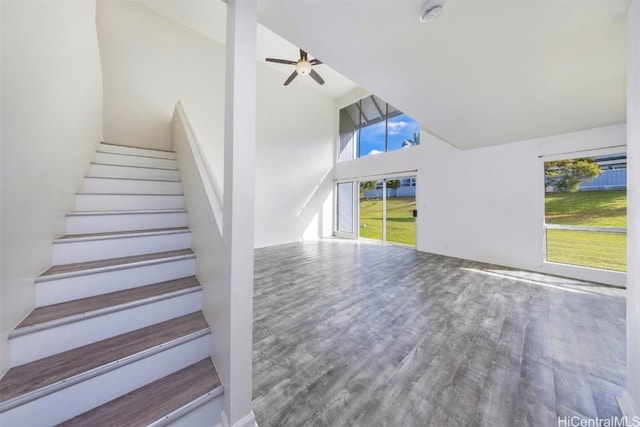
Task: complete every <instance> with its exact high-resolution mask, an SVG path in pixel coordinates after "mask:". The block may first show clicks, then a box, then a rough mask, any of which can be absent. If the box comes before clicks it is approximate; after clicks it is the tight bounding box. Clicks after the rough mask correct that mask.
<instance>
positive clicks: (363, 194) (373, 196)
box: [358, 180, 384, 240]
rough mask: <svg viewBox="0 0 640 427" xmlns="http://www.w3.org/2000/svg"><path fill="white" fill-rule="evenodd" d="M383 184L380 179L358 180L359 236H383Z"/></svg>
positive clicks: (380, 237)
mask: <svg viewBox="0 0 640 427" xmlns="http://www.w3.org/2000/svg"><path fill="white" fill-rule="evenodd" d="M383 185H384V180H380V181H360V206H359V207H360V228H359V229H358V231H359V236H360V237H362V238H365V239H375V240H382V238H383V230H382V226H383V220H382V216H383V212H384V209H383V203H384V197H383V188H382V187H383Z"/></svg>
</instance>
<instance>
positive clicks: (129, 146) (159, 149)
mask: <svg viewBox="0 0 640 427" xmlns="http://www.w3.org/2000/svg"><path fill="white" fill-rule="evenodd" d="M100 144H105V145H113V146H116V147H124V148H135V149H139V150H149V151H162V152H163V153H175V150H163V149H162V148H147V147H136V146H135V145H124V144H114V143H113V142H105V141H102V142H100Z"/></svg>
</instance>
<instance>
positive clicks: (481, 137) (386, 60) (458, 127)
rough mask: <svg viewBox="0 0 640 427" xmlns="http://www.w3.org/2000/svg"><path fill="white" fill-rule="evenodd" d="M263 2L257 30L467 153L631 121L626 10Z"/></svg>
mask: <svg viewBox="0 0 640 427" xmlns="http://www.w3.org/2000/svg"><path fill="white" fill-rule="evenodd" d="M421 5H422V0H418V1H414V0H393V1H391V0H303V1H291V0H261V1H260V2H259V6H258V7H259V21H260V22H261V23H262V24H263V25H265V26H266V27H267V28H269V29H271V30H272V31H274V32H275V33H277V34H279V35H280V36H282V37H284V38H285V39H287V40H289V41H290V42H292V43H294V44H295V45H299V46H303V47H305V49H306V50H308V51H309V52H310V53H312V54H313V55H314V56H317V57H319V58H321V59H322V60H323V61H324V62H325V63H327V64H329V65H330V66H331V67H332V68H333V69H335V70H336V71H338V72H339V73H341V74H343V75H344V76H346V77H347V78H349V79H351V80H353V81H354V82H356V83H357V84H359V85H360V86H362V87H364V88H366V89H367V90H368V91H370V92H373V93H375V94H377V95H378V96H380V97H381V98H383V99H385V100H386V101H388V102H389V103H391V104H393V105H394V106H395V107H397V108H399V109H401V110H403V111H404V112H406V113H408V114H409V115H411V116H413V117H414V118H415V119H416V120H418V121H419V122H420V123H421V125H422V126H423V128H425V129H426V130H428V131H430V132H432V133H433V134H435V135H437V136H439V137H441V138H442V139H444V140H445V141H447V142H449V143H450V144H452V145H455V146H457V147H459V148H462V149H470V148H476V147H484V146H490V145H495V144H501V143H506V142H511V141H518V140H524V139H530V138H535V137H540V136H547V135H553V134H559V133H564V132H570V131H575V130H581V129H588V128H593V127H597V126H603V125H609V124H614V123H621V122H624V121H625V114H626V111H625V108H626V107H625V104H626V98H625V96H626V95H625V94H626V37H627V34H626V33H627V26H626V12H627V9H628V5H629V1H626V0H624V1H619V0H501V1H489V0H466V1H465V0H448V1H447V3H446V4H445V9H444V13H443V14H442V16H440V18H439V19H438V20H437V21H435V22H432V23H429V24H422V23H420V22H419V20H418V15H419V11H420V7H421Z"/></svg>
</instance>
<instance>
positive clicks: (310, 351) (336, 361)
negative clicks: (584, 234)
mask: <svg viewBox="0 0 640 427" xmlns="http://www.w3.org/2000/svg"><path fill="white" fill-rule="evenodd" d="M254 286H255V288H254V354H253V369H254V373H253V404H254V412H255V414H256V418H257V422H258V424H259V425H260V426H261V427H266V426H343V425H349V426H428V425H433V426H439V427H442V426H492V427H494V426H495V427H497V426H514V425H521V426H555V425H557V417H558V416H565V415H575V414H577V415H578V416H580V417H583V418H594V417H596V416H599V417H600V418H605V417H612V416H620V415H621V414H620V411H619V408H618V406H617V403H616V400H615V398H616V396H617V395H619V394H620V392H621V391H622V390H623V389H624V386H625V369H626V368H625V358H626V351H625V291H624V289H618V288H613V287H607V286H602V285H597V284H593V283H586V282H580V281H576V280H570V279H565V278H559V277H553V276H546V275H542V274H537V273H530V272H523V271H518V270H513V269H509V268H505V267H498V266H495V265H488V264H482V263H478V262H472V261H466V260H461V259H455V258H449V257H444V256H439V255H433V254H425V253H419V252H416V251H414V250H412V249H409V248H403V247H398V246H381V245H378V244H369V243H357V242H352V241H343V240H337V239H336V240H324V241H320V242H308V243H304V244H292V245H283V246H277V247H272V248H264V249H259V250H257V251H256V260H255V285H254Z"/></svg>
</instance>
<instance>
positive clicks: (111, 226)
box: [66, 212, 187, 234]
mask: <svg viewBox="0 0 640 427" xmlns="http://www.w3.org/2000/svg"><path fill="white" fill-rule="evenodd" d="M186 226H187V214H186V212H166V213H164V212H163V213H136V214H133V213H127V214H112V215H70V216H68V217H67V219H66V231H67V234H83V233H107V232H110V231H131V230H150V229H155V228H172V227H186Z"/></svg>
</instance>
